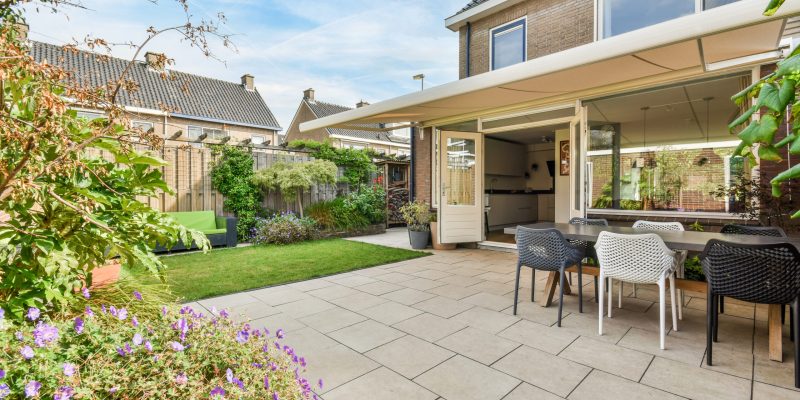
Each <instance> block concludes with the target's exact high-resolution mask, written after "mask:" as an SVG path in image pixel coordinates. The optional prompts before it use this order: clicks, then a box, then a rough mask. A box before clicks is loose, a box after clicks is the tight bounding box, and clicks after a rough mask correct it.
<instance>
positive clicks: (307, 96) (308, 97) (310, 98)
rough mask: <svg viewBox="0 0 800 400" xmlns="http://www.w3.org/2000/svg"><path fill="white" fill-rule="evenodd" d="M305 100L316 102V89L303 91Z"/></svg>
mask: <svg viewBox="0 0 800 400" xmlns="http://www.w3.org/2000/svg"><path fill="white" fill-rule="evenodd" d="M303 100H308V101H314V89H313V88H308V89H306V90H303Z"/></svg>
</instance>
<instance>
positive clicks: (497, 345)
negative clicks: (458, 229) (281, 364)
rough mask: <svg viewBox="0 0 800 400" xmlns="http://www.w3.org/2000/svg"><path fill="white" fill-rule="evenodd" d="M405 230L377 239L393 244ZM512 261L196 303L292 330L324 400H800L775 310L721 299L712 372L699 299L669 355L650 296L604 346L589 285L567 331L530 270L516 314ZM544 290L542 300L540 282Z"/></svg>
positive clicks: (458, 254) (644, 291) (478, 260)
mask: <svg viewBox="0 0 800 400" xmlns="http://www.w3.org/2000/svg"><path fill="white" fill-rule="evenodd" d="M400 232H401V233H398V231H392V232H390V234H389V235H384V236H382V237H373V238H370V239H368V241H372V242H377V243H381V242H382V241H383V242H384V243H382V244H389V243H388V242H394V241H397V240H398V237H401V236H402V237H404V236H403V235H405V232H403V231H400ZM515 263H516V259H515V255H514V254H510V253H502V252H494V251H489V250H456V251H449V252H436V253H435V254H434V255H432V256H430V257H425V258H422V259H416V260H410V261H404V262H400V263H396V264H389V265H384V266H380V267H375V268H369V269H364V270H359V271H355V272H350V273H346V274H340V275H335V276H330V277H327V278H323V279H315V280H310V281H305V282H300V283H294V284H290V285H285V286H279V287H273V288H268V289H260V290H255V291H250V292H245V293H238V294H234V295H229V296H224V297H218V298H214V299H207V300H202V301H200V302H199V304H200V305H202V306H204V307H206V308H207V309H210V308H211V307H212V306H216V307H218V308H220V307H227V308H230V309H231V310H232V311H233V313H238V314H244V315H246V316H247V317H249V318H250V319H252V324H253V325H254V326H255V327H259V328H260V327H268V328H269V329H271V330H273V331H274V330H275V329H277V328H283V329H284V330H286V331H287V339H286V341H287V343H289V344H291V345H293V346H294V347H295V348H296V349H297V351H298V353H300V354H301V355H304V356H305V357H306V358H307V359H308V360H309V369H308V372H307V374H306V376H308V377H309V378H311V379H314V380H316V378H317V377H321V378H323V379H324V381H325V387H324V390H322V391H321V393H320V395H321V397H322V398H324V399H326V400H339V399H371V400H373V399H374V400H383V399H439V398H442V399H449V400H469V399H475V400H493V399H506V400H517V399H520V400H521V399H559V398H568V399H619V398H648V399H677V398H693V399H800V391H796V390H795V389H794V387H793V383H794V382H793V375H792V374H793V365H794V364H793V359H792V349H793V347H792V343H791V342H790V341H789V339H788V325H787V326H786V327H785V328H786V332H785V337H784V350H783V351H784V362H783V363H777V362H773V361H769V359H768V355H767V352H768V349H767V341H768V338H767V326H766V320H767V312H766V307H761V306H758V307H754V306H753V305H752V304H746V303H741V302H736V301H733V300H730V299H728V300H726V307H725V310H726V314H724V315H721V316H720V333H719V339H720V341H719V343H717V344H715V347H714V349H715V354H714V360H715V365H714V366H713V367H707V366H706V365H705V361H704V357H705V318H706V317H705V304H706V303H705V299H703V298H702V297H699V295H698V296H697V297H695V296H691V297H689V298H687V301H688V305H687V307H685V308H684V319H683V321H679V322H681V323H679V331H677V332H676V331H670V332H669V335H668V336H667V342H666V345H667V349H666V350H663V351H661V350H659V348H658V307H657V303H656V305H654V303H653V301H657V299H658V296H657V292H656V291H655V290H653V288H649V287H640V288H639V291H638V298H633V297H631V296H632V293H631V291H630V289H631V288H629V287H626V293H625V294H626V298H625V299H624V301H623V308H622V309H621V310H615V313H614V317H613V318H612V319H610V320H606V321H607V322H606V325H605V327H606V328H605V329H606V333H605V335H604V336H598V335H597V307H596V304H595V302H594V289H593V287H592V279H589V278H588V277H587V279H585V280H584V281H586V282H588V283H587V285H586V286H585V287H584V295H585V298H584V300H585V303H584V313H583V314H579V313H578V309H577V297H576V296H574V295H573V296H567V297H566V298H565V301H564V307H565V310H564V311H565V313H564V315H565V317H564V320H563V325H562V327H561V328H558V327H556V326H555V323H556V313H557V304H556V306H553V307H550V308H542V307H541V306H539V305H538V304H537V303H531V302H530V281H531V276H530V270H526V271H525V272H524V274H523V277H522V282H523V285H522V286H523V289H522V292H521V295H520V297H521V301H520V306H519V313H518V314H519V315H517V316H513V315H511V306H512V302H513V295H514V294H513V289H514V286H513V284H514V269H515ZM537 278H539V280H538V282H537V294H536V295H537V296H542V295H543V294H542V291H541V290H542V288H543V287H544V279H545V274H544V273H540V274H537ZM690 295H691V293H690ZM615 297H616V296H615ZM615 306H616V304H615ZM668 310H669V308H668ZM668 312H669V311H668ZM669 318H670V317H669V316H668V321H669Z"/></svg>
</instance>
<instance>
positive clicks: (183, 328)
mask: <svg viewBox="0 0 800 400" xmlns="http://www.w3.org/2000/svg"><path fill="white" fill-rule="evenodd" d="M172 327H173V328H174V329H175V330H176V331H178V332H180V333H182V334H183V333H186V332H189V323H188V322H186V318H181V319H179V320H178V322H176V323H175V324H174V325H173V326H172Z"/></svg>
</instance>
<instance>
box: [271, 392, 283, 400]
mask: <svg viewBox="0 0 800 400" xmlns="http://www.w3.org/2000/svg"><path fill="white" fill-rule="evenodd" d="M272 400H281V398H280V397H278V392H272Z"/></svg>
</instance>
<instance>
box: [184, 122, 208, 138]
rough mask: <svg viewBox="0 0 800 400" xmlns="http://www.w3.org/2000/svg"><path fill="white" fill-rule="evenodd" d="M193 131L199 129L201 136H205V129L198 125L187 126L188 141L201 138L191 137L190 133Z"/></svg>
mask: <svg viewBox="0 0 800 400" xmlns="http://www.w3.org/2000/svg"><path fill="white" fill-rule="evenodd" d="M192 129H199V130H200V136H202V135H203V133H204V132H203V127H202V126H197V125H187V126H186V138H187V139H189V140H190V141H196V140H197V139H198V138H199V136H198V137H196V138H193V137H192V136H191V133H189V131H191V130H192Z"/></svg>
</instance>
